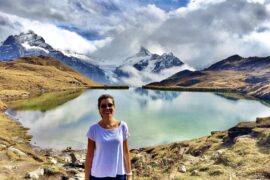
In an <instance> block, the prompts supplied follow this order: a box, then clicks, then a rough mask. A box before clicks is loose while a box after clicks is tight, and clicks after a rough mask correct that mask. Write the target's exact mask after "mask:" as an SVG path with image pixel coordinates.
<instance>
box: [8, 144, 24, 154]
mask: <svg viewBox="0 0 270 180" xmlns="http://www.w3.org/2000/svg"><path fill="white" fill-rule="evenodd" d="M8 150H9V151H12V152H14V153H15V154H17V155H20V156H26V154H25V153H24V152H22V151H21V150H19V149H16V148H14V147H12V146H11V147H9V148H8Z"/></svg>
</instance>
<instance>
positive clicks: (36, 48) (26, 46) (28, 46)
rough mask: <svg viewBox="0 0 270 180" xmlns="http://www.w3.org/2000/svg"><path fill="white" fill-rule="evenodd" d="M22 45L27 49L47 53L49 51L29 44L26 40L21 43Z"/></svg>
mask: <svg viewBox="0 0 270 180" xmlns="http://www.w3.org/2000/svg"><path fill="white" fill-rule="evenodd" d="M22 46H23V47H24V48H25V50H27V51H35V50H36V51H44V53H46V54H49V51H48V50H47V49H45V48H42V47H39V46H31V45H30V44H29V43H28V42H24V43H22Z"/></svg>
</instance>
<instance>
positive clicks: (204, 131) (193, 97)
mask: <svg viewBox="0 0 270 180" xmlns="http://www.w3.org/2000/svg"><path fill="white" fill-rule="evenodd" d="M101 94H111V95H112V96H114V98H115V103H116V110H115V114H114V116H115V117H116V118H117V119H118V120H120V121H125V122H127V124H128V126H129V132H130V137H129V146H130V148H140V147H146V146H152V145H160V144H167V143H171V142H176V141H181V140H189V139H194V138H198V137H202V136H208V135H210V134H211V132H212V131H220V130H227V129H228V128H231V127H233V126H235V125H236V124H237V123H238V122H241V121H255V120H256V117H266V116H270V108H269V107H270V106H269V104H268V103H266V102H262V101H258V100H251V99H245V98H243V97H241V96H239V95H236V94H228V93H212V92H211V93H210V92H180V91H159V90H145V89H142V88H129V89H128V90H104V89H89V90H76V91H75V90H74V91H64V92H53V93H47V94H43V95H41V96H38V97H33V98H31V99H27V100H18V101H12V102H10V104H9V107H11V108H10V109H8V110H7V111H6V114H7V115H8V116H10V117H11V118H13V119H15V120H18V121H19V122H20V123H21V124H22V125H23V126H24V127H27V128H29V134H31V135H32V136H33V138H32V144H34V145H37V146H40V147H42V148H52V149H58V150H61V149H65V148H66V147H72V148H73V149H85V148H86V145H87V137H86V133H87V131H88V128H89V126H90V125H92V124H94V123H96V122H98V121H99V120H100V115H99V112H98V108H97V99H98V97H99V96H100V95H101Z"/></svg>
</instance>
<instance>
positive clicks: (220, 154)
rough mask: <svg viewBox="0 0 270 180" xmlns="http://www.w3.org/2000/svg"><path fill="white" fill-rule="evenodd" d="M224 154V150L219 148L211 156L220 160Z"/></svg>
mask: <svg viewBox="0 0 270 180" xmlns="http://www.w3.org/2000/svg"><path fill="white" fill-rule="evenodd" d="M222 154H223V150H221V149H219V150H217V151H216V152H215V153H214V154H213V155H212V156H211V159H212V160H215V161H218V160H220V158H221V156H222Z"/></svg>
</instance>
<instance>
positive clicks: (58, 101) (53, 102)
mask: <svg viewBox="0 0 270 180" xmlns="http://www.w3.org/2000/svg"><path fill="white" fill-rule="evenodd" d="M83 92H84V90H83V89H79V90H73V91H60V92H51V93H45V94H42V95H41V96H38V97H33V98H30V99H23V100H18V101H13V102H10V103H9V105H8V106H9V107H10V108H12V109H15V110H41V111H47V110H50V109H53V108H55V107H57V106H59V105H62V104H64V103H66V102H67V101H70V100H72V99H74V98H76V97H78V96H79V95H81V94H82V93H83Z"/></svg>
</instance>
